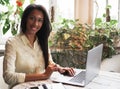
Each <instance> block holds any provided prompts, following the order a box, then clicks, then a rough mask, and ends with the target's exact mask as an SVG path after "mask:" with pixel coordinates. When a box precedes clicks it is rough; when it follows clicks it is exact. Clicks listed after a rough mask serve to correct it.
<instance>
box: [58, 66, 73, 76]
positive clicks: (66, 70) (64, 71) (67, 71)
mask: <svg viewBox="0 0 120 89" xmlns="http://www.w3.org/2000/svg"><path fill="white" fill-rule="evenodd" d="M58 71H59V72H60V73H61V74H63V75H68V76H74V75H75V71H74V69H73V68H69V67H60V66H59V67H58Z"/></svg>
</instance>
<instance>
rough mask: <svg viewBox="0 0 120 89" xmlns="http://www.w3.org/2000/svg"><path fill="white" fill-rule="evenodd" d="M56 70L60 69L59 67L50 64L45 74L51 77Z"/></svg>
mask: <svg viewBox="0 0 120 89" xmlns="http://www.w3.org/2000/svg"><path fill="white" fill-rule="evenodd" d="M54 71H58V67H57V65H55V64H50V65H48V67H47V68H46V70H45V73H44V74H45V76H46V77H47V78H49V77H50V76H51V74H52V73H53V72H54Z"/></svg>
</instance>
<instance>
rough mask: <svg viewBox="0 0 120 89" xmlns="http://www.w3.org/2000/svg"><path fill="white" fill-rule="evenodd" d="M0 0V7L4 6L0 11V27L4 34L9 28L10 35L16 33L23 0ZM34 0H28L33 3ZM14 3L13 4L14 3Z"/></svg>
mask: <svg viewBox="0 0 120 89" xmlns="http://www.w3.org/2000/svg"><path fill="white" fill-rule="evenodd" d="M10 1H11V0H0V7H1V8H4V9H3V10H1V12H0V27H1V29H2V31H3V35H5V34H6V33H7V32H8V31H9V30H11V33H12V35H15V34H17V32H18V30H19V24H20V20H21V16H22V13H23V4H24V1H25V0H15V1H13V2H12V3H11V2H10ZM33 2H34V0H30V3H33ZM14 3H15V4H14Z"/></svg>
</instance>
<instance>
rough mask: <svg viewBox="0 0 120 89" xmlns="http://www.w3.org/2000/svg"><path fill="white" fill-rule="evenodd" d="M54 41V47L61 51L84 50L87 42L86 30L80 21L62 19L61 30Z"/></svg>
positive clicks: (57, 32) (58, 30)
mask: <svg viewBox="0 0 120 89" xmlns="http://www.w3.org/2000/svg"><path fill="white" fill-rule="evenodd" d="M56 29H57V31H56V33H55V35H54V37H53V39H52V42H53V45H52V46H54V47H57V48H60V49H76V50H83V44H84V42H85V40H86V34H85V30H84V27H83V25H82V24H79V23H78V20H68V19H62V22H61V23H60V25H59V28H56Z"/></svg>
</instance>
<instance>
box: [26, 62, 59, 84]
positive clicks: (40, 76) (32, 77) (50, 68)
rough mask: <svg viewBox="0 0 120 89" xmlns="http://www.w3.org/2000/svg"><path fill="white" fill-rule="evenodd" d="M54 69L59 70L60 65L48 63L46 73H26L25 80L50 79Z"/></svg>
mask: <svg viewBox="0 0 120 89" xmlns="http://www.w3.org/2000/svg"><path fill="white" fill-rule="evenodd" d="M54 71H58V67H57V66H56V65H54V64H50V65H48V67H47V68H46V70H45V72H44V73H41V74H26V77H25V82H27V81H35V80H43V79H48V78H49V77H50V76H51V74H52V73H53V72H54Z"/></svg>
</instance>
